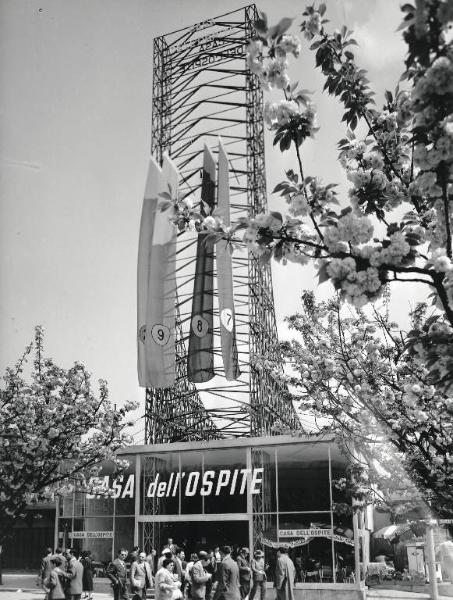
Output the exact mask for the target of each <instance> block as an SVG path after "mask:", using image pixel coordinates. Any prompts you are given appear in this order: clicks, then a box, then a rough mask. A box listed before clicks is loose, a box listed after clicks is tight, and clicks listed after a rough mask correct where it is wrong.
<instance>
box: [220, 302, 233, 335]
mask: <svg viewBox="0 0 453 600" xmlns="http://www.w3.org/2000/svg"><path fill="white" fill-rule="evenodd" d="M220 321H221V323H222V325H223V326H224V327H225V329H226V330H227V331H230V332H231V331H233V325H234V320H233V311H232V310H231V308H224V309H223V310H222V312H221V313H220Z"/></svg>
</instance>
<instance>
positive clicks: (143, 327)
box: [138, 325, 146, 344]
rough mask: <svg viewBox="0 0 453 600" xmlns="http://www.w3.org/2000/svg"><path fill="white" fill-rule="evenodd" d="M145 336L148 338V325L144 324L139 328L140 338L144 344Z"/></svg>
mask: <svg viewBox="0 0 453 600" xmlns="http://www.w3.org/2000/svg"><path fill="white" fill-rule="evenodd" d="M145 338H146V325H142V326H141V327H140V329H139V330H138V339H139V340H140V341H141V342H142V344H144V343H145Z"/></svg>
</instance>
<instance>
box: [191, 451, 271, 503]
mask: <svg viewBox="0 0 453 600" xmlns="http://www.w3.org/2000/svg"><path fill="white" fill-rule="evenodd" d="M248 475H249V474H248V473H247V471H246V450H245V448H225V449H222V450H211V451H209V452H205V454H204V477H203V484H204V485H203V486H202V488H201V490H200V493H201V494H204V496H203V497H204V512H205V513H219V514H221V513H234V512H246V511H247V477H248ZM255 487H256V488H257V489H261V486H260V485H256V486H255Z"/></svg>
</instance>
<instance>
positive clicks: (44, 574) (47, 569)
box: [39, 548, 54, 600]
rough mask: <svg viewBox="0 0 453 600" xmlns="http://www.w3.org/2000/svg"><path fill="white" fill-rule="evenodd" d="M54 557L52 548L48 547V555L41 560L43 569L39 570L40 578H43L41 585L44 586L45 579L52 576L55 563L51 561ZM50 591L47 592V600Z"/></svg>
mask: <svg viewBox="0 0 453 600" xmlns="http://www.w3.org/2000/svg"><path fill="white" fill-rule="evenodd" d="M52 558H53V553H52V548H47V549H46V555H45V556H43V558H42V560H41V569H40V570H39V579H40V580H41V585H42V586H43V587H45V586H44V581H45V580H46V579H48V578H49V577H50V573H51V572H52V570H53V568H54V565H52V563H51V562H50V561H51V560H52ZM47 597H48V593H47V592H46V596H45V600H47Z"/></svg>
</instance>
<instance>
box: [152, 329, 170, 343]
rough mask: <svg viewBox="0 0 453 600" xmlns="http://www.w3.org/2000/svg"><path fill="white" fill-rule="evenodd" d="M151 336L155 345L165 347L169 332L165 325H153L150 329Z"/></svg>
mask: <svg viewBox="0 0 453 600" xmlns="http://www.w3.org/2000/svg"><path fill="white" fill-rule="evenodd" d="M151 335H152V338H153V340H154V341H155V342H156V344H159V346H165V344H167V343H168V340H169V339H170V330H169V328H168V327H167V326H166V325H154V327H153V328H152V329H151Z"/></svg>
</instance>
